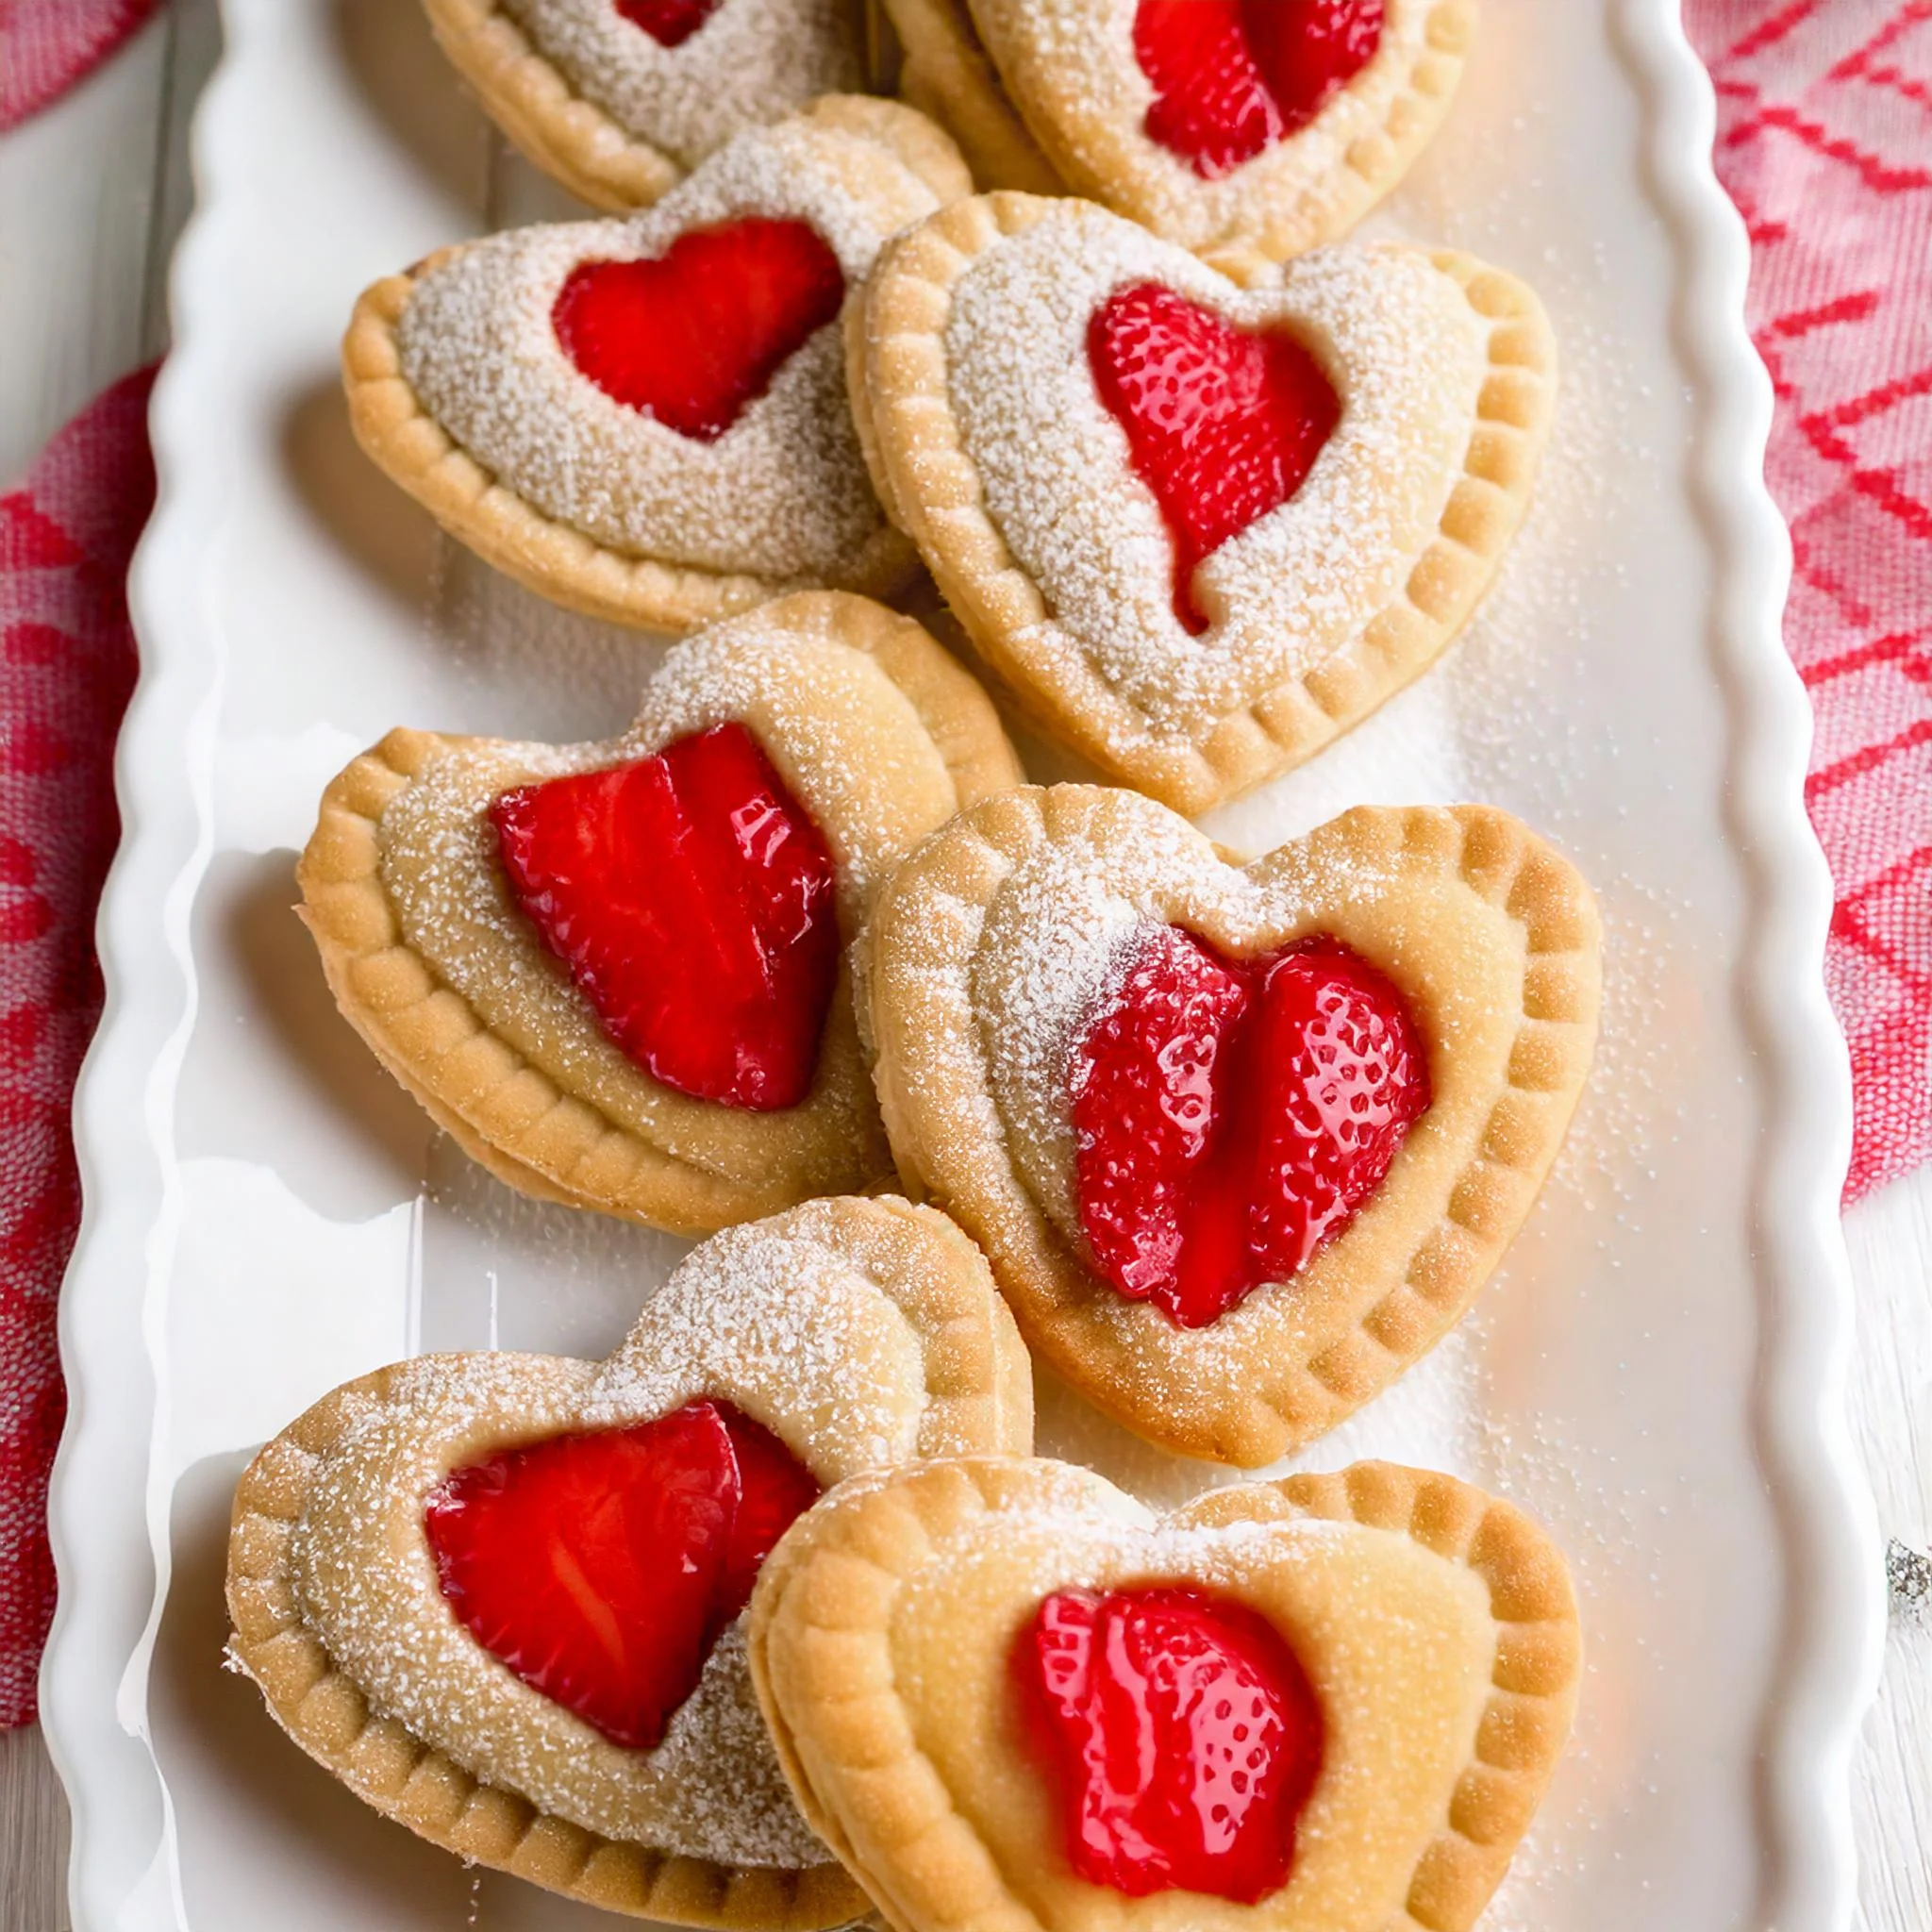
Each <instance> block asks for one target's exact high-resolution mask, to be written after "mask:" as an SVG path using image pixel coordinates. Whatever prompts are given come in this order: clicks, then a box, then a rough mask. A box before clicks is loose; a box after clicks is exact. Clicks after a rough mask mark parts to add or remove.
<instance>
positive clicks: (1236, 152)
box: [972, 0, 1475, 260]
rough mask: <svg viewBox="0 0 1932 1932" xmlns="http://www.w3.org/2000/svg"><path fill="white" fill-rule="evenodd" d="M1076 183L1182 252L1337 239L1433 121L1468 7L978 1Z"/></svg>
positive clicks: (1386, 2)
mask: <svg viewBox="0 0 1932 1932" xmlns="http://www.w3.org/2000/svg"><path fill="white" fill-rule="evenodd" d="M972 6H973V18H974V22H975V23H976V24H977V26H978V33H979V39H980V40H981V41H982V42H984V44H985V48H986V51H987V52H988V53H989V54H990V55H991V58H992V63H993V65H994V66H995V67H996V68H997V69H998V71H999V75H1000V76H1001V78H1002V80H1003V81H1004V82H1005V86H1006V92H1007V93H1008V95H1009V96H1010V97H1011V100H1012V102H1013V105H1014V106H1015V107H1016V108H1018V109H1019V111H1020V114H1021V116H1022V117H1023V119H1024V122H1025V124H1026V125H1027V126H1028V128H1030V129H1031V131H1032V134H1033V137H1034V139H1035V140H1036V141H1037V142H1039V144H1040V146H1041V149H1043V150H1044V152H1045V155H1046V158H1047V159H1048V161H1049V162H1050V163H1051V165H1052V166H1053V167H1054V168H1055V169H1056V170H1057V171H1058V174H1059V175H1060V177H1061V179H1062V180H1064V181H1065V182H1066V183H1067V184H1068V186H1069V187H1070V188H1071V189H1072V190H1073V192H1074V193H1075V194H1084V195H1088V196H1090V197H1091V199H1093V200H1094V201H1098V202H1102V203H1104V204H1105V205H1106V206H1107V207H1108V208H1113V209H1115V210H1116V211H1117V212H1119V213H1121V214H1124V215H1126V216H1129V217H1130V218H1131V219H1133V220H1134V221H1136V222H1139V223H1141V225H1143V226H1145V227H1148V228H1151V229H1152V230H1153V231H1154V233H1156V234H1157V235H1162V236H1165V237H1166V238H1167V239H1168V240H1169V241H1171V242H1180V243H1181V244H1182V245H1183V246H1184V247H1188V248H1191V249H1195V250H1199V251H1213V250H1217V249H1222V248H1225V247H1228V246H1230V245H1236V244H1239V245H1244V246H1247V247H1252V248H1254V249H1257V250H1258V251H1259V252H1260V253H1261V254H1263V255H1265V256H1267V257H1269V258H1271V259H1274V260H1281V259H1283V258H1286V257H1288V256H1291V255H1299V254H1301V253H1302V251H1303V250H1304V249H1307V248H1312V247H1315V246H1316V245H1317V244H1318V243H1320V242H1331V241H1333V240H1334V239H1335V238H1336V237H1337V236H1340V235H1344V234H1346V233H1347V232H1348V230H1349V229H1350V228H1352V227H1354V226H1355V225H1356V224H1357V222H1358V221H1360V220H1361V218H1362V216H1363V215H1365V214H1366V213H1367V212H1368V211H1369V209H1370V208H1373V207H1374V205H1375V204H1376V203H1377V202H1378V201H1380V200H1381V199H1382V197H1383V196H1384V195H1385V194H1387V193H1388V192H1389V191H1390V190H1391V188H1393V187H1394V186H1395V184H1396V183H1397V182H1398V181H1400V180H1401V179H1402V177H1403V175H1406V174H1407V172H1408V169H1409V167H1410V164H1411V163H1412V162H1413V161H1414V160H1415V158H1416V157H1417V155H1419V154H1420V153H1421V152H1422V150H1423V149H1424V146H1425V145H1427V143H1428V141H1429V138H1430V136H1431V135H1433V134H1434V133H1435V131H1436V128H1437V126H1438V125H1440V123H1441V119H1442V116H1443V114H1444V112H1445V111H1446V110H1447V108H1448V106H1449V102H1450V99H1451V97H1452V96H1453V95H1454V93H1455V92H1456V88H1457V82H1458V81H1459V80H1460V79H1461V77H1462V63H1463V55H1464V52H1465V50H1466V49H1467V48H1468V45H1469V42H1470V41H1471V39H1472V37H1473V36H1474V31H1475V7H1474V0H1097V4H1094V5H1091V6H1082V7H1074V8H1041V7H1039V6H1038V5H1036V4H1034V0H972Z"/></svg>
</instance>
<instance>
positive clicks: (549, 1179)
mask: <svg viewBox="0 0 1932 1932" xmlns="http://www.w3.org/2000/svg"><path fill="white" fill-rule="evenodd" d="M1019 778H1020V769H1019V764H1018V761H1017V759H1016V758H1014V756H1013V753H1012V750H1011V747H1010V746H1009V745H1008V743H1007V741H1006V738H1005V736H1004V734H1003V733H1002V731H1001V729H1000V726H999V722H998V719H997V717H996V716H995V714H994V712H993V709H992V707H991V704H990V703H989V702H988V700H987V698H986V696H985V694H984V692H983V691H981V690H980V689H979V687H978V686H977V685H976V684H975V683H974V681H973V679H972V678H971V677H969V676H968V675H966V673H965V672H963V671H962V670H960V669H959V667H958V665H957V664H956V663H955V662H954V661H953V660H952V659H951V658H949V657H947V655H946V654H945V653H944V652H943V651H942V650H941V648H940V647H939V645H938V644H936V643H935V642H934V641H932V639H931V638H930V637H928V636H927V634H926V633H925V632H924V630H922V629H921V628H920V626H919V625H916V624H914V623H912V622H911V620H909V619H908V618H902V617H897V616H895V615H893V614H892V613H891V612H890V611H887V610H885V609H882V608H880V607H879V606H877V605H874V604H868V603H866V602H865V601H864V600H863V599H860V598H857V597H847V596H842V595H840V594H839V593H837V592H832V591H823V592H804V593H801V594H800V595H798V596H796V597H791V598H786V599H783V600H781V601H779V602H777V603H774V604H772V605H769V606H767V607H766V608H763V609H761V610H758V611H756V612H754V613H752V614H751V615H750V616H747V617H742V618H737V619H733V620H732V621H731V622H729V623H727V624H724V625H718V626H716V627H715V628H714V629H712V630H710V631H708V632H706V633H704V634H703V635H701V636H699V637H695V638H692V639H690V640H688V641H686V642H685V643H683V644H681V645H679V646H677V647H675V649H673V650H672V651H670V652H668V653H667V654H666V655H665V657H664V658H663V660H662V663H661V665H660V667H659V669H658V674H657V675H656V676H655V677H654V678H653V679H652V680H651V682H650V684H649V686H648V687H647V688H646V691H645V695H644V702H643V707H642V709H641V712H640V714H639V717H638V720H637V722H636V724H634V725H633V726H632V727H631V729H630V730H629V731H628V732H627V733H626V734H625V736H624V737H622V738H620V739H617V740H615V741H610V742H607V743H600V744H587V745H572V746H555V745H529V744H516V743H510V742H506V741H488V740H465V739H450V738H442V737H438V736H436V735H433V734H430V733H426V732H411V731H399V732H392V733H391V735H390V736H389V737H388V738H387V739H385V740H384V741H383V742H382V743H381V744H380V745H378V746H376V747H375V750H374V751H372V752H370V753H369V754H367V755H366V756H365V757H363V758H358V759H357V760H356V762H355V763H354V764H352V765H351V766H350V767H349V768H348V770H347V771H346V772H344V773H343V774H341V777H339V778H338V779H337V780H336V781H335V782H334V783H333V784H332V785H331V786H330V787H329V790H328V791H327V793H326V794H325V797H324V800H323V807H322V814H321V821H320V824H318V827H317V830H316V833H315V836H314V837H313V839H311V841H309V845H308V851H307V852H306V853H305V854H304V856H303V859H302V863H301V865H300V866H299V868H298V878H299V880H300V883H301V886H302V891H303V899H304V910H305V916H306V918H307V919H308V924H309V927H310V930H311V931H312V932H313V934H314V936H315V940H316V943H317V946H318V948H319V950H320V952H321V955H322V959H323V965H324V968H325V971H326V973H327V974H328V979H329V985H330V988H331V990H332V991H334V993H335V995H336V998H337V1001H338V1003H339V1004H340V1005H341V1008H342V1011H343V1013H344V1015H345V1016H346V1017H347V1018H348V1019H349V1021H350V1022H351V1023H352V1024H354V1025H355V1026H356V1028H357V1029H358V1031H359V1032H360V1033H361V1034H362V1036H363V1038H364V1039H365V1040H366V1041H368V1042H369V1044H370V1045H371V1046H372V1047H373V1048H374V1050H375V1053H376V1055H377V1057H378V1058H380V1059H381V1060H382V1062H383V1064H384V1065H385V1066H387V1067H388V1068H390V1070H391V1072H392V1073H394V1074H396V1076H397V1077H398V1078H399V1079H400V1080H401V1081H402V1082H403V1084H404V1085H405V1086H406V1087H408V1089H409V1091H411V1092H412V1093H414V1094H415V1095H416V1096H417V1097H418V1098H419V1099H420V1100H421V1101H422V1102H423V1103H424V1105H425V1107H426V1108H428V1110H429V1112H430V1113H431V1115H432V1117H433V1118H434V1119H435V1120H436V1122H437V1124H439V1125H441V1126H442V1127H444V1128H445V1129H447V1130H448V1131H449V1132H450V1133H452V1134H453V1135H454V1136H455V1137H456V1139H457V1140H458V1142H459V1143H460V1144H461V1145H462V1146H463V1147H464V1148H465V1149H466V1150H467V1151H468V1152H469V1153H470V1154H472V1155H473V1156H474V1157H475V1158H477V1159H479V1160H481V1161H482V1162H483V1163H484V1164H485V1165H486V1166H488V1167H489V1168H490V1169H491V1172H493V1173H495V1174H498V1175H499V1176H500V1177H501V1178H503V1179H505V1180H507V1181H508V1182H509V1183H510V1184H511V1185H512V1186H515V1187H518V1188H521V1189H523V1190H524V1191H526V1192H529V1193H534V1194H537V1195H539V1196H541V1197H543V1198H546V1199H552V1200H563V1201H568V1202H571V1203H573V1204H575V1205H577V1206H580V1207H590V1208H601V1209H602V1210H604V1211H605V1212H607V1213H612V1214H619V1215H623V1216H625V1217H626V1218H628V1219H631V1220H636V1221H641V1222H645V1223H647V1224H650V1225H653V1226H662V1227H669V1228H672V1229H674V1230H675V1231H677V1232H702V1231H704V1230H706V1229H708V1228H711V1227H717V1226H722V1225H724V1224H725V1223H727V1222H731V1221H740V1220H745V1219H748V1218H750V1217H751V1216H753V1215H756V1214H761V1213H770V1212H773V1211H774V1210H775V1209H777V1208H782V1207H786V1206H789V1205H790V1204H791V1203H792V1202H795V1201H799V1200H803V1199H805V1198H807V1197H808V1196H809V1195H812V1194H819V1193H827V1192H839V1191H853V1190H856V1189H861V1188H864V1187H866V1186H868V1185H870V1184H873V1183H874V1182H875V1181H876V1180H877V1179H878V1177H879V1176H880V1175H881V1174H882V1173H884V1172H885V1171H886V1170H887V1169H888V1167H889V1165H890V1158H889V1155H888V1153H887V1149H886V1146H885V1140H884V1135H883V1132H882V1129H881V1126H880V1123H879V1119H878V1112H877V1103H876V1100H875V1098H874V1094H873V1091H872V1085H871V1081H870V1079H869V1077H868V1074H867V1072H866V1067H865V1063H864V1060H863V1058H862V1056H861V1054H860V1051H859V1042H858V1025H857V1020H856V1016H855V1015H854V1013H853V1010H852V1005H851V992H850V986H851V981H850V975H849V971H848V967H847V964H846V960H845V955H844V951H843V947H842V945H841V935H845V936H849V935H851V934H853V933H856V932H858V930H859V929H860V928H861V927H862V926H863V924H864V923H865V918H866V914H867V911H868V908H869V907H870V904H871V901H872V898H873V895H874V891H876V889H877V887H878V885H879V882H880V881H881V880H882V878H883V877H884V876H885V874H887V873H888V872H889V871H890V870H891V867H892V866H893V865H894V864H895V863H896V862H897V861H898V860H899V858H902V857H903V856H904V855H905V854H906V853H907V852H908V851H910V850H911V848H912V847H913V846H914V845H916V844H917V843H918V842H919V841H920V840H921V839H923V838H924V837H925V836H926V835H927V834H928V833H929V832H932V831H934V830H936V829H937V828H938V827H939V826H940V825H941V824H944V823H945V822H946V820H947V819H948V818H950V817H951V816H952V815H953V813H954V812H955V811H957V810H958V808H960V807H961V806H962V805H965V804H970V803H972V802H973V801H974V800H976V799H979V798H982V797H985V796H987V795H989V794H990V793H991V792H994V791H1001V790H1003V789H1005V788H1006V787H1008V786H1009V785H1012V784H1015V783H1017V782H1018V781H1019ZM506 860H508V861H509V863H508V864H506Z"/></svg>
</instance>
